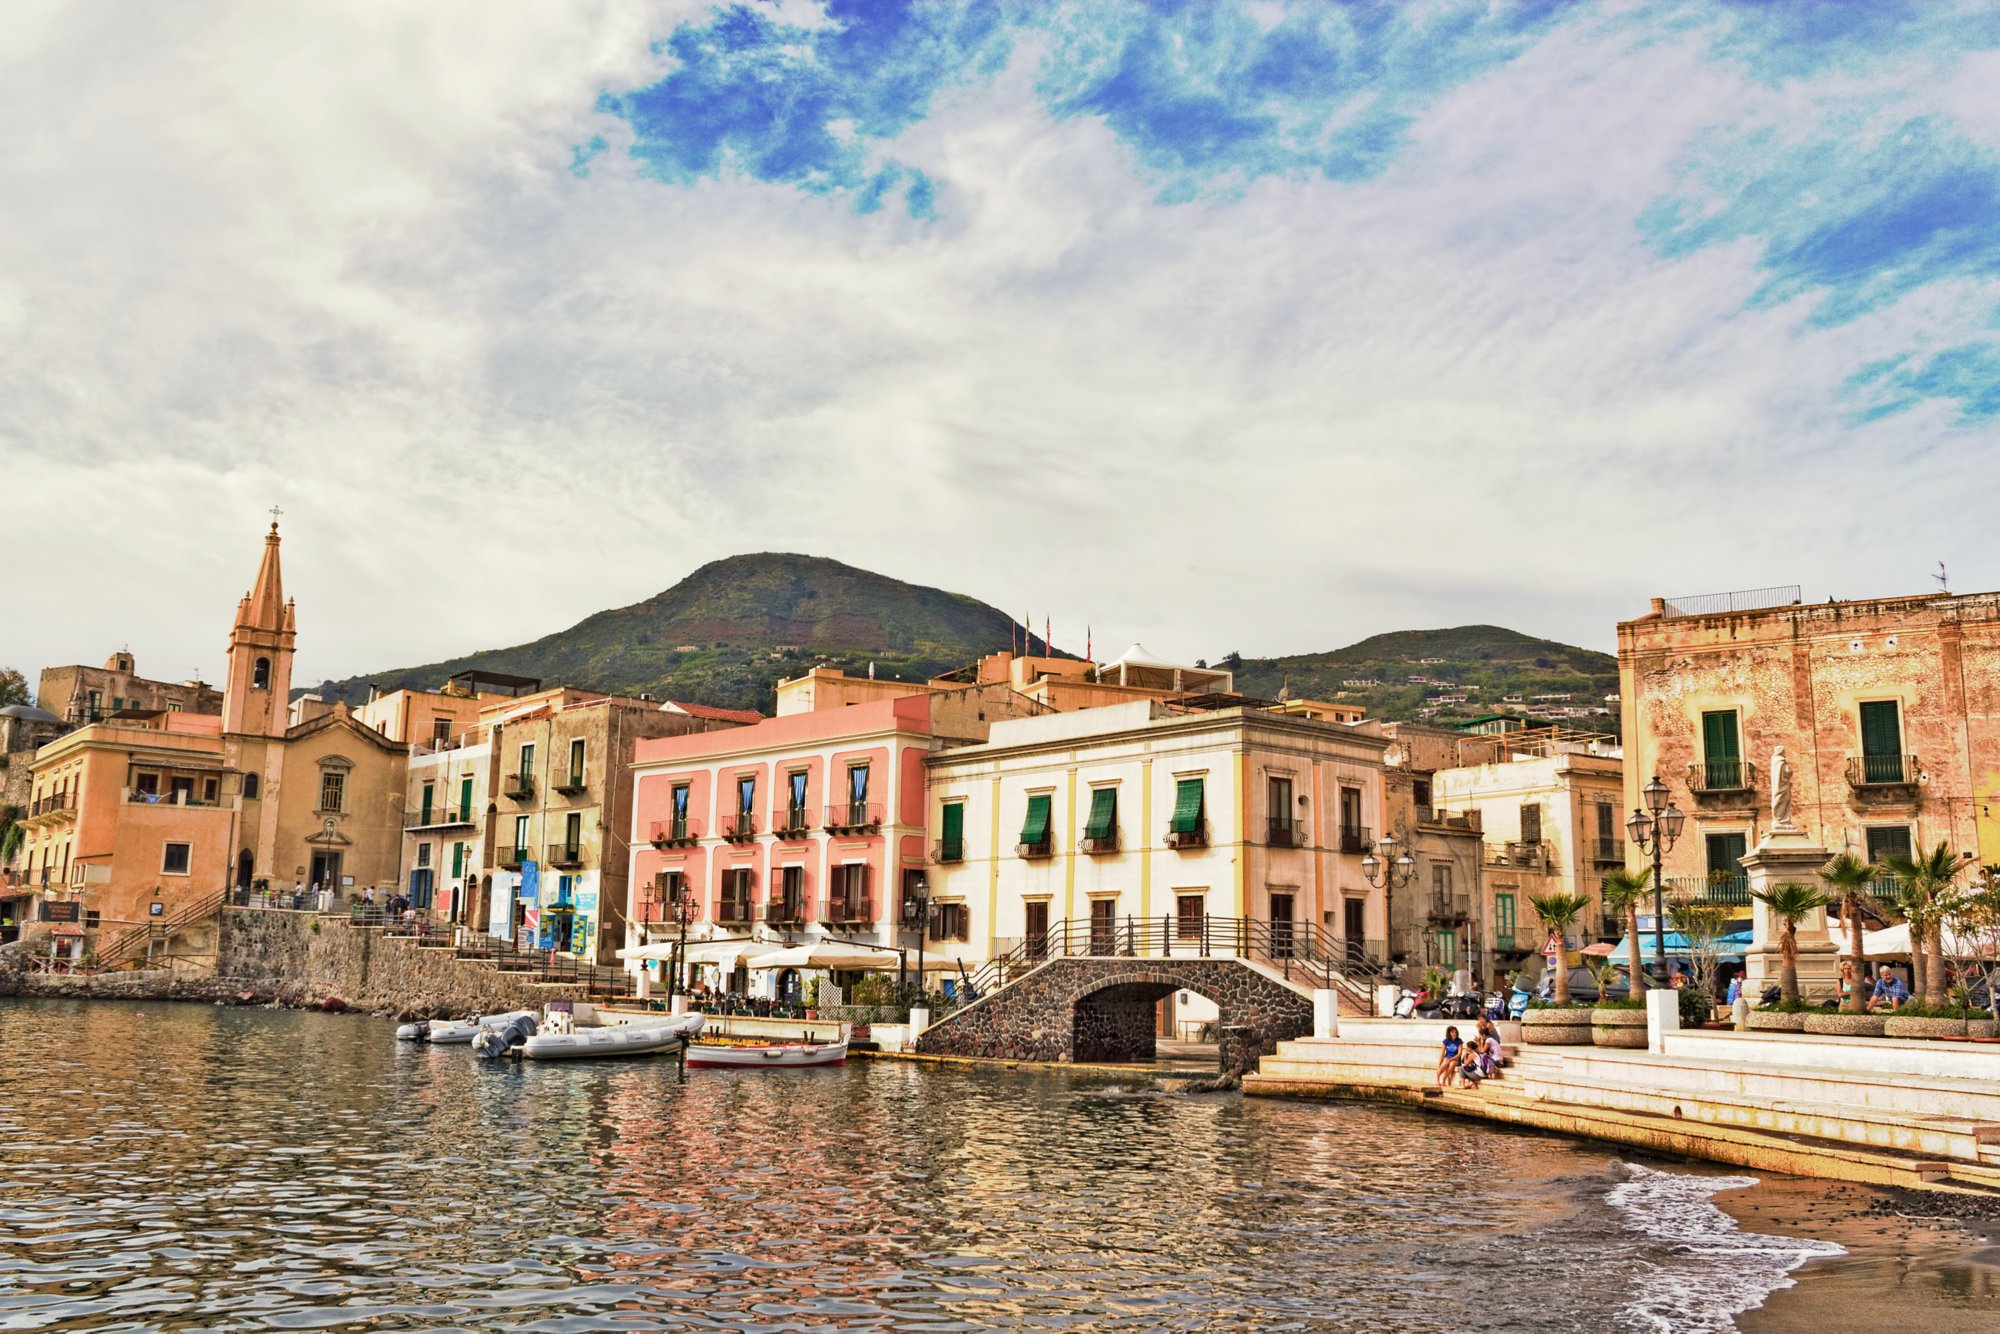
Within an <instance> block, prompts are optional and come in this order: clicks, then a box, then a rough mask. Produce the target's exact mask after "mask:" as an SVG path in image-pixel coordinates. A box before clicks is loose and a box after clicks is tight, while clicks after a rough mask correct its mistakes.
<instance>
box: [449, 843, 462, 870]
mask: <svg viewBox="0 0 2000 1334" xmlns="http://www.w3.org/2000/svg"><path fill="white" fill-rule="evenodd" d="M451 873H452V875H453V877H454V878H455V877H458V876H461V875H464V874H465V844H463V843H454V844H452V845H451Z"/></svg>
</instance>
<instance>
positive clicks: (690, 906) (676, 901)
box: [667, 880, 701, 1005]
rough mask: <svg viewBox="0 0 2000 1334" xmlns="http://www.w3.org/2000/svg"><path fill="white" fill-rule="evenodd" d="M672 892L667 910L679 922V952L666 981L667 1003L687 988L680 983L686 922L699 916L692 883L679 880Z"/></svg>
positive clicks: (698, 907) (684, 950) (686, 932)
mask: <svg viewBox="0 0 2000 1334" xmlns="http://www.w3.org/2000/svg"><path fill="white" fill-rule="evenodd" d="M672 893H673V899H672V901H671V902H669V903H668V905H667V911H668V912H669V913H671V914H673V920H674V921H676V922H679V923H680V924H681V952H680V953H679V954H678V955H677V956H675V958H674V973H673V977H672V978H670V979H669V980H668V982H667V1003H668V1004H669V1005H672V1004H673V1000H674V997H675V996H677V995H679V994H680V993H681V992H683V991H685V990H687V987H686V986H685V985H684V984H683V983H682V980H681V973H682V971H683V970H684V969H685V968H686V967H687V952H688V924H689V923H690V922H693V921H694V920H695V919H696V918H698V917H700V916H701V900H700V899H697V898H696V897H695V894H694V885H693V884H692V883H690V882H689V881H686V880H683V881H681V882H680V885H679V887H678V888H676V889H675V890H673V891H672Z"/></svg>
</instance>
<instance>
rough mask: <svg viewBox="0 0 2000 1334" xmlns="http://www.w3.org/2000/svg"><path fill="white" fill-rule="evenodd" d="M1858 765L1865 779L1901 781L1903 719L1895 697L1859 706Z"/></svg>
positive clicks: (1871, 780)
mask: <svg viewBox="0 0 2000 1334" xmlns="http://www.w3.org/2000/svg"><path fill="white" fill-rule="evenodd" d="M1861 765H1862V777H1863V778H1864V779H1865V780H1866V781H1867V782H1870V783H1897V782H1902V781H1903V718H1902V709H1901V708H1900V707H1899V706H1898V705H1897V703H1896V701H1895V700H1893V699H1882V700H1871V701H1869V702H1868V703H1866V704H1863V705H1862V706H1861Z"/></svg>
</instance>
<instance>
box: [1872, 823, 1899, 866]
mask: <svg viewBox="0 0 2000 1334" xmlns="http://www.w3.org/2000/svg"><path fill="white" fill-rule="evenodd" d="M1862 837H1863V838H1864V839H1866V840H1867V847H1868V860H1869V861H1871V862H1873V863H1874V864H1875V865H1877V866H1880V865H1881V864H1882V859H1883V858H1884V857H1907V856H1909V855H1910V827H1909V826H1908V825H1900V824H1895V825H1871V826H1870V827H1868V828H1867V829H1865V830H1863V831H1862Z"/></svg>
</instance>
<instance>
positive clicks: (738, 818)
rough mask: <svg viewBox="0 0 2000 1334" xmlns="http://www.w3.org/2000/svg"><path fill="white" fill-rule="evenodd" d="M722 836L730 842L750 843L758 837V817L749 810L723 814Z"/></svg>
mask: <svg viewBox="0 0 2000 1334" xmlns="http://www.w3.org/2000/svg"><path fill="white" fill-rule="evenodd" d="M722 837H723V838H724V840H726V841H727V842H730V843H748V842H749V841H750V840H751V839H754V838H756V837H757V817H756V816H754V815H752V814H751V813H750V812H749V811H738V812H737V813H736V814H734V815H725V816H723V817H722Z"/></svg>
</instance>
